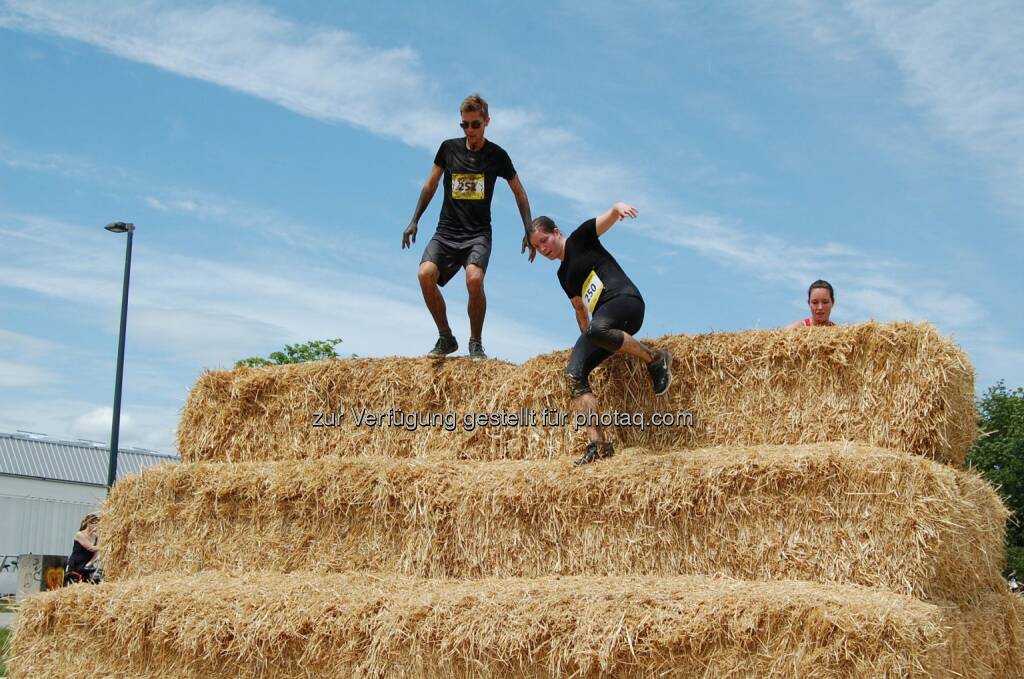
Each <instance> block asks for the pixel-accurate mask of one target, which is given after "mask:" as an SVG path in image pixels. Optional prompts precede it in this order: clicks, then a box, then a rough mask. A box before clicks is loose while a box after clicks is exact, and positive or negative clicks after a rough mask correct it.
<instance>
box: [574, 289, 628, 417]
mask: <svg viewBox="0 0 1024 679" xmlns="http://www.w3.org/2000/svg"><path fill="white" fill-rule="evenodd" d="M643 322H644V301H643V300H642V299H641V298H639V297H634V296H632V295H626V296H623V297H616V298H615V299H612V300H609V301H607V302H605V303H604V304H602V305H601V306H599V307H598V308H597V309H596V310H595V311H594V315H593V316H592V317H591V319H590V325H589V326H587V330H586V332H584V333H583V334H582V335H580V338H579V339H578V340H576V346H574V347H573V348H572V356H570V357H569V365H568V367H566V369H565V374H566V376H567V377H568V379H569V388H570V389H571V390H572V396H573V398H576V397H578V396H582V395H583V394H589V393H591V389H590V373H591V372H592V371H593V370H594V368H596V367H597V366H599V365H601V363H602V362H603V361H604V360H605V359H606V358H608V357H609V356H611V355H612V354H614V353H615V352H616V351H618V350H619V349H620V348H621V347H622V342H623V340H624V339H625V337H624V336H623V333H629V334H630V335H635V334H636V333H637V332H638V331H639V330H640V326H641V325H643Z"/></svg>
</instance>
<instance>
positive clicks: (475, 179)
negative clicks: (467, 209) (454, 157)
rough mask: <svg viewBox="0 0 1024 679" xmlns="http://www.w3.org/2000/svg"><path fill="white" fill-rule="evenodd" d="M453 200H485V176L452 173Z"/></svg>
mask: <svg viewBox="0 0 1024 679" xmlns="http://www.w3.org/2000/svg"><path fill="white" fill-rule="evenodd" d="M452 198H454V199H455V200H483V199H484V176H483V175H482V174H458V173H455V172H453V173H452Z"/></svg>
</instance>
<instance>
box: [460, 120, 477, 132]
mask: <svg viewBox="0 0 1024 679" xmlns="http://www.w3.org/2000/svg"><path fill="white" fill-rule="evenodd" d="M481 125H483V123H482V122H480V121H479V120H474V121H473V122H471V123H467V122H466V121H465V120H463V121H462V122H461V123H459V127H461V128H462V129H466V128H467V127H472V128H473V129H474V130H479V129H480V126H481Z"/></svg>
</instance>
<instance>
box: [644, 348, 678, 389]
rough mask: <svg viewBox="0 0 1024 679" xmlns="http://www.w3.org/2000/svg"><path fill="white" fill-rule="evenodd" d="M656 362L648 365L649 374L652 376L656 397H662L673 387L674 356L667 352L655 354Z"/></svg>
mask: <svg viewBox="0 0 1024 679" xmlns="http://www.w3.org/2000/svg"><path fill="white" fill-rule="evenodd" d="M654 356H655V358H654V361H652V362H651V363H648V364H647V372H649V373H650V374H651V383H652V384H653V385H654V395H655V396H661V395H662V394H664V393H665V392H666V391H668V388H669V387H670V386H672V354H670V353H668V352H667V351H664V350H662V351H656V352H654Z"/></svg>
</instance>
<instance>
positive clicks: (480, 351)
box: [469, 339, 487, 359]
mask: <svg viewBox="0 0 1024 679" xmlns="http://www.w3.org/2000/svg"><path fill="white" fill-rule="evenodd" d="M469 357H470V358H476V359H481V358H487V354H485V353H484V343H483V342H481V341H480V340H475V339H470V340H469Z"/></svg>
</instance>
